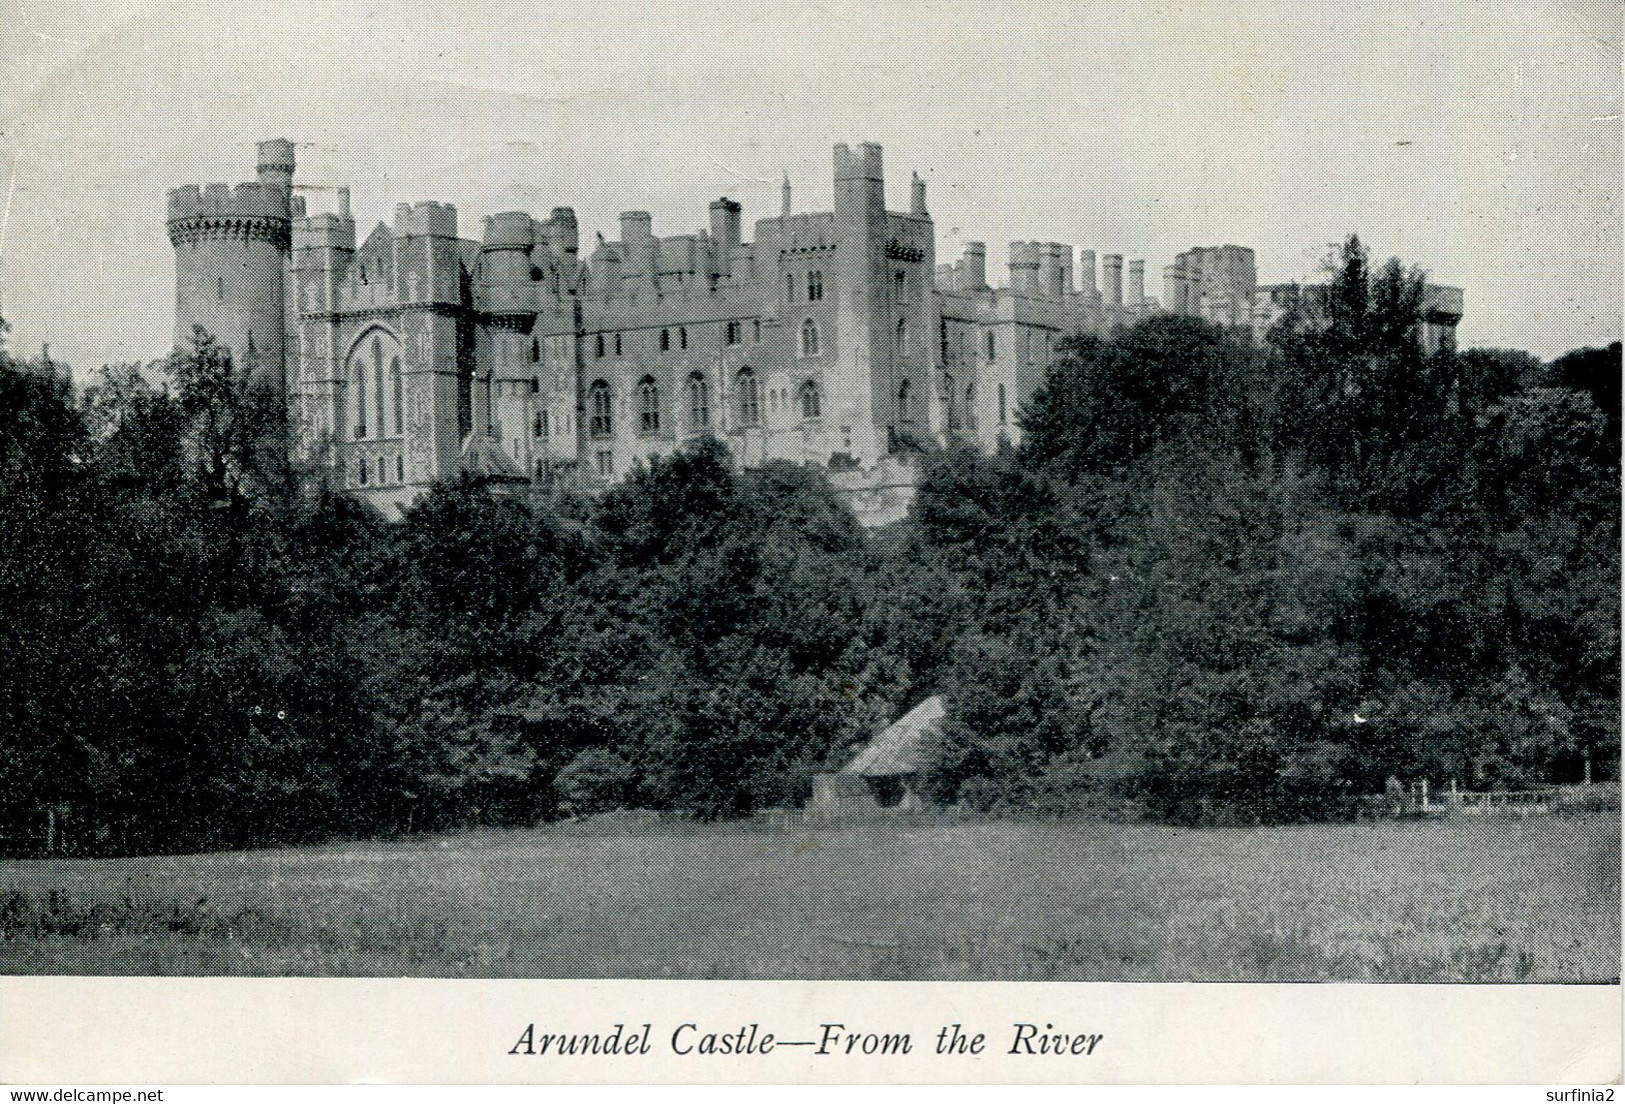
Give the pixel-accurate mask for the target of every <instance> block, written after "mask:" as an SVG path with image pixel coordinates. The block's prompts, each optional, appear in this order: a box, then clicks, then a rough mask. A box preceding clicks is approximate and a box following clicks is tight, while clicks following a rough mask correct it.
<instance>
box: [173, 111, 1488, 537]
mask: <svg viewBox="0 0 1625 1104" xmlns="http://www.w3.org/2000/svg"><path fill="white" fill-rule="evenodd" d="M294 169H295V159H294V147H293V145H292V143H290V142H288V141H286V140H284V139H278V140H275V141H269V142H263V143H261V144H260V146H259V165H258V180H256V181H254V182H251V183H246V184H238V185H236V186H235V187H229V188H228V187H227V186H226V185H223V184H210V185H208V186H207V187H204V188H201V189H200V188H198V187H196V186H192V187H184V188H177V189H174V190H172V191H171V192H170V193H169V235H170V241H171V242H172V244H173V245H174V248H175V258H176V263H175V271H176V309H175V336H176V341H177V343H178V344H182V345H184V344H185V343H187V342H189V341H190V339H191V334H192V329H193V327H194V326H201V327H203V328H204V329H205V330H207V331H208V332H210V333H211V334H213V335H214V336H215V337H216V339H217V340H218V341H220V342H221V343H222V344H224V345H226V346H229V347H230V348H231V349H232V350H233V353H234V355H235V356H236V357H237V358H238V359H239V361H244V362H249V363H251V364H253V365H254V366H255V370H258V371H263V372H266V373H268V374H269V376H270V377H271V378H273V379H275V380H276V381H278V385H279V386H280V387H282V388H283V389H284V391H285V394H286V396H287V402H288V404H289V411H290V414H291V420H292V423H293V425H294V427H295V431H294V432H295V439H294V441H293V443H292V445H291V447H292V448H293V450H294V452H295V455H296V458H297V459H298V460H299V461H300V462H301V463H302V464H303V465H304V466H305V467H306V468H307V470H309V471H311V472H314V473H321V474H323V475H325V476H326V477H327V478H328V479H329V480H330V481H332V483H333V484H334V485H337V486H342V487H344V488H346V489H347V490H349V491H350V492H351V493H353V494H355V495H357V496H359V497H362V498H364V499H367V500H369V501H371V502H372V503H373V504H374V505H376V506H377V507H379V508H380V509H381V510H383V511H385V512H386V513H389V514H393V513H396V512H398V511H399V510H400V509H401V508H402V507H403V506H405V505H406V504H408V503H410V502H411V501H412V499H413V498H415V497H416V496H417V495H418V494H420V493H421V492H422V491H423V490H424V489H425V488H427V487H428V486H430V485H431V484H433V483H434V482H436V481H437V480H441V479H445V478H448V477H450V476H454V475H456V474H457V473H459V472H464V471H471V472H476V473H480V474H484V475H487V476H492V477H496V478H506V479H510V480H514V481H535V482H540V483H543V484H549V485H556V484H558V483H560V482H565V483H569V484H571V485H575V486H582V487H587V488H591V487H593V486H599V485H604V484H606V483H608V482H611V481H613V480H615V479H617V478H620V477H622V476H624V475H626V474H627V473H628V472H629V471H630V470H631V469H632V468H633V466H634V465H636V464H637V463H639V462H640V461H644V462H646V461H648V460H649V459H650V458H652V457H654V456H657V455H660V454H662V453H669V452H671V451H673V450H674V449H676V448H677V447H679V446H680V445H681V444H682V443H683V442H685V441H688V440H692V439H695V438H698V437H702V436H714V437H716V438H719V439H721V440H723V441H725V442H726V443H727V444H728V445H729V447H730V449H731V451H732V454H733V455H734V457H735V458H736V459H737V460H738V461H739V462H741V463H744V464H747V465H754V464H760V463H763V462H765V461H767V460H770V459H775V458H778V459H785V460H790V461H793V462H798V463H817V464H822V465H827V466H828V468H829V470H830V476H831V479H832V481H833V482H834V483H835V485H836V486H837V488H838V489H840V490H841V491H843V492H844V493H845V494H846V495H847V497H848V498H849V500H850V501H851V502H852V503H853V505H854V507H855V508H856V509H857V511H858V513H859V516H860V518H862V519H863V520H865V521H867V522H870V523H882V522H884V521H886V520H890V519H891V518H894V517H897V516H901V513H902V512H903V511H904V510H906V507H907V502H908V499H909V497H910V496H911V492H912V483H913V480H912V478H911V469H910V467H909V464H908V461H907V456H908V454H909V452H910V451H911V449H912V448H913V447H914V446H915V445H916V444H917V443H920V442H929V441H946V440H951V439H958V440H963V441H967V442H970V443H973V444H976V445H979V446H982V447H987V448H991V447H994V446H996V444H997V443H998V442H1000V441H1010V442H1015V441H1018V440H1019V438H1020V435H1021V431H1020V428H1019V426H1018V425H1017V421H1016V413H1017V411H1018V410H1019V409H1020V408H1021V406H1022V404H1023V403H1024V402H1025V401H1026V400H1027V399H1028V398H1029V397H1030V396H1031V395H1032V393H1033V391H1034V390H1035V389H1036V388H1037V387H1038V385H1039V384H1040V383H1041V382H1042V381H1043V379H1044V376H1045V373H1046V371H1047V370H1048V368H1049V367H1050V365H1051V363H1052V361H1053V359H1054V357H1055V355H1056V348H1057V346H1058V343H1059V342H1060V339H1061V338H1063V337H1065V336H1068V335H1070V334H1074V333H1079V332H1084V333H1100V334H1104V333H1109V332H1111V331H1113V330H1115V329H1118V328H1121V327H1123V326H1125V325H1128V324H1131V323H1133V322H1134V321H1135V320H1137V319H1139V318H1142V317H1144V316H1146V315H1148V314H1150V313H1152V312H1155V311H1159V310H1164V309H1166V310H1169V311H1174V312H1177V313H1184V314H1191V315H1197V316H1201V317H1205V318H1209V319H1211V320H1213V321H1216V322H1220V323H1222V324H1225V325H1230V326H1239V327H1247V328H1252V329H1255V330H1256V331H1257V332H1259V333H1262V332H1263V330H1264V329H1266V328H1267V326H1268V324H1269V323H1270V321H1271V320H1272V318H1273V312H1272V309H1271V305H1272V304H1277V305H1278V304H1279V303H1280V302H1283V301H1284V300H1283V299H1282V297H1281V296H1280V295H1279V294H1276V292H1277V291H1278V290H1279V289H1270V288H1263V289H1260V288H1259V287H1258V286H1257V278H1256V271H1255V267H1254V262H1253V252H1252V250H1251V249H1247V248H1245V247H1241V246H1232V245H1227V246H1221V247H1218V248H1215V249H1197V250H1192V251H1190V252H1189V253H1185V254H1182V255H1181V256H1180V257H1179V258H1177V259H1176V261H1175V263H1174V264H1172V265H1169V266H1168V267H1167V268H1165V269H1164V271H1163V281H1164V299H1165V302H1163V303H1159V302H1158V301H1157V300H1155V299H1151V298H1148V297H1147V296H1146V293H1145V264H1144V262H1143V261H1140V260H1130V261H1129V262H1128V263H1127V264H1126V266H1125V264H1124V260H1123V257H1122V256H1121V255H1120V254H1112V253H1109V254H1105V255H1103V256H1101V257H1100V272H1099V279H1098V282H1097V273H1096V255H1095V253H1094V252H1093V251H1092V250H1088V249H1085V250H1081V251H1079V252H1078V253H1077V254H1076V255H1074V251H1073V248H1072V247H1071V246H1070V245H1064V244H1061V243H1058V242H1037V241H1018V242H1012V243H1011V244H1010V251H1009V282H1008V285H1007V286H1000V287H995V286H991V285H990V284H989V282H988V278H987V251H986V247H985V246H984V245H983V244H982V243H980V242H971V243H969V244H967V245H966V246H965V247H964V252H963V255H962V256H961V257H959V258H957V259H955V260H954V261H953V262H952V263H948V264H938V263H937V257H936V233H935V227H934V224H933V222H932V219H931V215H930V213H929V211H928V210H927V207H926V189H925V183H924V182H923V181H922V180H921V179H920V178H919V176H918V175H915V176H914V177H913V180H912V183H911V187H910V202H909V209H908V211H907V212H899V211H892V210H888V209H887V206H886V190H885V173H884V171H883V164H882V157H881V150H880V147H878V146H875V145H870V144H864V145H860V146H858V147H857V148H856V149H851V148H848V147H847V146H845V145H838V146H836V147H835V156H834V184H835V188H834V193H835V200H834V207H835V209H834V210H833V211H819V212H795V211H793V210H792V208H791V193H790V185H789V182H788V180H786V181H785V183H784V188H783V200H782V207H781V210H780V212H779V213H778V215H777V216H775V217H771V218H764V219H758V220H757V221H756V224H755V235H754V239H753V240H749V241H747V240H746V239H745V237H744V234H743V225H742V211H741V208H740V205H739V204H738V203H736V202H734V201H732V200H730V199H727V198H722V199H718V200H716V201H715V202H713V203H712V204H711V206H710V225H709V227H708V228H707V229H702V230H699V231H697V232H696V233H693V234H683V235H677V236H672V237H657V236H656V235H655V233H654V230H653V227H652V225H651V220H650V217H649V215H648V214H647V213H645V212H641V211H628V212H625V213H623V214H622V215H621V216H620V239H619V240H618V241H607V240H605V239H604V237H603V236H602V235H601V234H600V235H598V236H597V238H596V240H595V241H594V243H593V244H592V246H591V249H590V251H589V252H588V253H587V254H585V255H584V254H583V252H582V249H581V243H580V235H579V231H578V228H577V225H576V217H575V212H574V211H573V210H572V209H571V208H569V207H556V208H554V209H553V211H552V213H551V214H550V215H549V216H548V217H547V218H546V219H537V218H534V217H532V216H531V215H529V214H527V213H524V212H517V211H515V212H505V213H501V214H496V215H492V216H490V217H489V218H487V219H486V220H485V224H484V227H483V232H482V234H481V237H480V239H479V240H477V241H476V240H473V239H470V238H464V237H461V236H459V227H458V221H457V209H456V208H455V207H453V206H452V205H450V204H442V203H433V202H423V203H415V204H404V203H403V204H400V205H399V206H398V207H397V208H396V210H395V218H394V225H393V226H386V225H384V224H382V223H380V224H379V225H378V226H377V227H375V228H374V229H373V230H372V231H371V232H370V233H369V234H368V235H367V236H366V238H365V240H363V241H361V242H360V243H359V244H358V243H357V238H356V224H355V219H354V218H353V216H352V215H351V213H350V210H349V206H350V203H349V193H348V190H347V189H339V190H338V193H337V194H338V204H337V206H338V209H337V210H336V211H334V212H331V213H325V214H308V213H307V211H306V204H305V199H304V197H303V196H300V195H296V194H295V189H294V185H293V178H294ZM1440 291H1443V292H1452V291H1453V292H1455V299H1454V300H1453V303H1454V308H1453V309H1454V314H1453V315H1452V313H1451V309H1450V308H1451V303H1450V302H1446V301H1444V300H1443V299H1441V297H1440V296H1439V294H1438V292H1440ZM1446 298H1447V297H1446ZM1434 307H1437V308H1438V309H1437V310H1435V309H1432V308H1434ZM1459 318H1460V291H1459V290H1458V289H1430V313H1429V319H1430V321H1429V324H1428V326H1429V330H1428V332H1427V333H1425V334H1424V339H1425V340H1426V341H1428V342H1429V343H1430V344H1432V345H1433V346H1434V347H1437V346H1438V345H1440V344H1443V343H1445V342H1446V341H1449V340H1452V339H1453V333H1454V326H1455V322H1456V321H1458V320H1459Z"/></svg>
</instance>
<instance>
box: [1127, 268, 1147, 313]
mask: <svg viewBox="0 0 1625 1104" xmlns="http://www.w3.org/2000/svg"><path fill="white" fill-rule="evenodd" d="M1128 305H1129V306H1131V307H1139V306H1144V305H1145V262H1144V261H1130V262H1129V263H1128Z"/></svg>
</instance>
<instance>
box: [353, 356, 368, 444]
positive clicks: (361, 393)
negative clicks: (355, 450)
mask: <svg viewBox="0 0 1625 1104" xmlns="http://www.w3.org/2000/svg"><path fill="white" fill-rule="evenodd" d="M352 367H353V368H354V370H355V435H356V437H357V438H358V439H359V438H362V437H365V436H366V435H367V362H366V361H365V360H363V359H361V358H360V357H356V358H355V360H354V362H353V363H352Z"/></svg>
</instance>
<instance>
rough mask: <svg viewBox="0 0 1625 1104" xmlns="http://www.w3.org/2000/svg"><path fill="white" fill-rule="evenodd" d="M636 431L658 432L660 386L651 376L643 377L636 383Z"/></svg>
mask: <svg viewBox="0 0 1625 1104" xmlns="http://www.w3.org/2000/svg"><path fill="white" fill-rule="evenodd" d="M638 430H639V431H640V432H642V433H659V432H660V385H659V384H658V383H656V382H655V378H654V377H653V376H644V377H643V379H642V380H641V381H639V383H638Z"/></svg>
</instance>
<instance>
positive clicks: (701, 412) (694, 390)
mask: <svg viewBox="0 0 1625 1104" xmlns="http://www.w3.org/2000/svg"><path fill="white" fill-rule="evenodd" d="M688 424H689V425H690V426H691V427H693V428H694V429H704V428H706V427H707V426H709V425H710V424H711V388H710V387H709V386H708V385H707V384H706V382H705V377H704V376H702V375H700V373H698V372H695V373H694V374H693V375H692V376H689V377H688Z"/></svg>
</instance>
